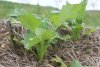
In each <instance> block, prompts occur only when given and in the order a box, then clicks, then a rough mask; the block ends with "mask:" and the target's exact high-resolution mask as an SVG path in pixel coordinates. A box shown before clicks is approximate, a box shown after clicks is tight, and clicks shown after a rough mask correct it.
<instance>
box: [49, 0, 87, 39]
mask: <svg viewBox="0 0 100 67" xmlns="http://www.w3.org/2000/svg"><path fill="white" fill-rule="evenodd" d="M86 4H87V0H83V1H82V2H81V3H80V4H69V3H67V4H66V5H64V6H63V7H62V9H61V11H59V13H55V14H53V15H51V17H50V21H51V22H52V24H54V25H55V27H56V28H55V29H57V28H58V27H59V26H61V25H65V26H67V27H70V28H71V29H70V30H71V31H72V33H71V36H72V39H73V40H76V39H78V38H79V37H80V32H81V31H82V30H83V27H82V21H83V18H84V14H85V8H86Z"/></svg>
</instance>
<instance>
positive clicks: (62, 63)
mask: <svg viewBox="0 0 100 67" xmlns="http://www.w3.org/2000/svg"><path fill="white" fill-rule="evenodd" d="M52 61H55V62H59V63H61V66H60V67H67V65H66V64H65V63H64V62H63V60H62V59H61V58H59V57H58V56H56V57H55V58H53V59H52Z"/></svg>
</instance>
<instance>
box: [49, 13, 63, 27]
mask: <svg viewBox="0 0 100 67" xmlns="http://www.w3.org/2000/svg"><path fill="white" fill-rule="evenodd" d="M50 21H51V22H52V23H53V24H54V25H56V26H59V25H60V24H61V23H60V22H59V14H56V13H53V14H52V15H51V17H50Z"/></svg>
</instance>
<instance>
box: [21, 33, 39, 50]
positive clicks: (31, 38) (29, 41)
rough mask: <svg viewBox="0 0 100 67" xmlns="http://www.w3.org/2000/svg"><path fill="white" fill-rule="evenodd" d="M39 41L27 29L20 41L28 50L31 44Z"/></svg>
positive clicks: (33, 44)
mask: <svg viewBox="0 0 100 67" xmlns="http://www.w3.org/2000/svg"><path fill="white" fill-rule="evenodd" d="M38 42H39V39H38V38H37V37H36V36H35V34H34V33H32V32H31V31H28V32H27V33H26V34H25V37H24V40H22V43H23V44H24V47H25V48H26V49H28V50H30V49H31V48H32V47H33V46H35V45H36V44H37V43H38Z"/></svg>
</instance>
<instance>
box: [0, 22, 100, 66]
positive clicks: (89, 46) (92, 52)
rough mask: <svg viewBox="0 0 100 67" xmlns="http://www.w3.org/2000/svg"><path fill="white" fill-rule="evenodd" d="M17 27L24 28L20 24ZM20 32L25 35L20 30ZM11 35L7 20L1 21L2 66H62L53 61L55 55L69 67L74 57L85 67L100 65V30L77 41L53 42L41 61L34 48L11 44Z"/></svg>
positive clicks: (0, 62)
mask: <svg viewBox="0 0 100 67" xmlns="http://www.w3.org/2000/svg"><path fill="white" fill-rule="evenodd" d="M16 28H18V29H19V30H21V29H22V28H20V27H18V25H17V27H16ZM18 33H19V34H21V35H23V34H22V33H20V31H19V32H18ZM10 36H11V35H10V32H9V30H8V26H7V21H0V67H60V64H58V63H55V62H52V61H51V59H52V57H54V56H55V55H57V56H59V57H60V58H62V59H63V60H64V62H65V63H66V64H67V65H68V67H69V64H70V62H71V61H72V60H74V59H78V60H79V61H80V62H81V63H82V64H83V65H84V67H87V66H89V65H91V66H93V67H100V50H99V49H100V30H97V31H96V32H95V33H93V34H92V35H90V36H84V37H82V38H80V39H79V40H77V41H71V40H68V41H66V42H62V41H59V42H58V43H56V44H52V45H51V46H50V47H49V48H48V53H47V54H46V56H45V57H44V60H43V61H41V62H39V61H38V60H37V56H36V54H35V49H34V48H33V51H32V52H30V51H27V50H26V49H24V47H23V46H22V45H18V44H16V43H14V44H13V46H11V45H12V43H11V41H10V40H9V39H10Z"/></svg>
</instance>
